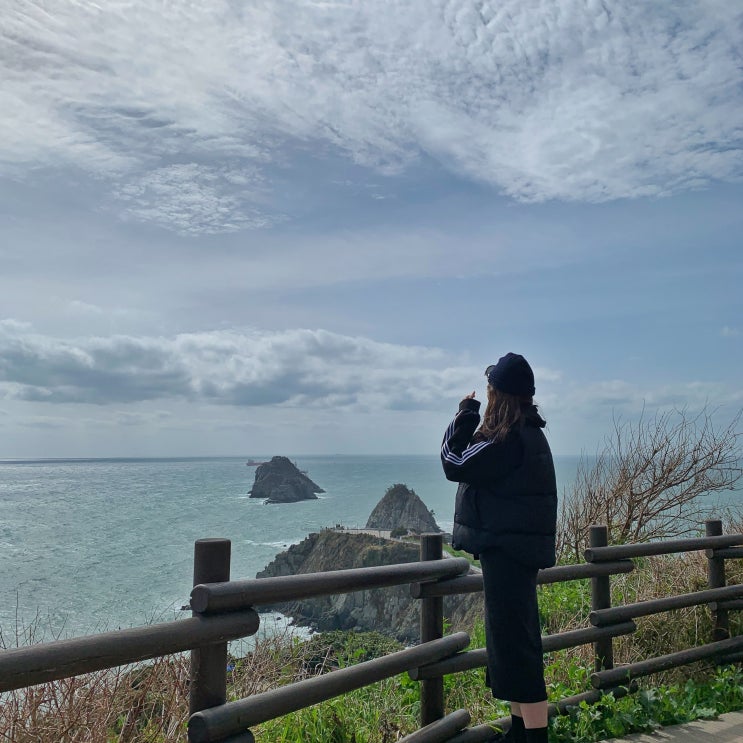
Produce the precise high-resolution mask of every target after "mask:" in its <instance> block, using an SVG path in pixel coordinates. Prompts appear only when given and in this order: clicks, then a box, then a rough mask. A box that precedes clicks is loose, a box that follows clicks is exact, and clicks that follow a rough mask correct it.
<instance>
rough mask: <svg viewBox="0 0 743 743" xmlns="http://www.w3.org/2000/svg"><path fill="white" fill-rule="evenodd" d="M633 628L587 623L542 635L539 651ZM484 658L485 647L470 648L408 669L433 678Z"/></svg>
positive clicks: (629, 631)
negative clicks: (429, 663)
mask: <svg viewBox="0 0 743 743" xmlns="http://www.w3.org/2000/svg"><path fill="white" fill-rule="evenodd" d="M636 629H637V625H636V624H635V623H634V622H621V623H618V624H613V625H611V626H609V627H588V628H585V629H574V630H569V631H567V632H560V633H559V634H557V635H543V636H542V651H543V652H545V653H553V652H555V651H557V650H565V649H566V648H574V647H578V646H579V645H587V644H588V643H589V642H596V641H597V640H602V639H604V638H606V637H619V636H620V635H629V634H632V633H633V632H634V631H635V630H636ZM487 660H488V659H487V653H486V650H485V648H478V649H477V650H469V651H467V652H464V653H457V655H453V656H452V657H451V658H447V659H446V660H441V661H439V662H438V663H432V664H431V665H427V666H421V667H420V668H416V669H414V670H413V671H412V672H411V673H410V678H412V679H413V680H414V681H422V680H423V679H428V678H436V677H437V676H444V675H447V674H450V673H459V672H461V671H469V670H471V669H473V668H482V667H483V666H485V665H487Z"/></svg>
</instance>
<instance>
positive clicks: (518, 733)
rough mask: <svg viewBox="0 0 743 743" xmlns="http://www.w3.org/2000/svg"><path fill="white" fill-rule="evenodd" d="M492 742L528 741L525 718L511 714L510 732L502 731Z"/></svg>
mask: <svg viewBox="0 0 743 743" xmlns="http://www.w3.org/2000/svg"><path fill="white" fill-rule="evenodd" d="M490 743H526V737H525V735H524V720H523V718H521V717H519V716H518V715H511V727H510V729H509V730H508V732H507V733H500V734H499V735H497V736H496V737H495V738H493V739H492V740H491V742H490Z"/></svg>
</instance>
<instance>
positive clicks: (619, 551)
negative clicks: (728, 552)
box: [583, 534, 743, 562]
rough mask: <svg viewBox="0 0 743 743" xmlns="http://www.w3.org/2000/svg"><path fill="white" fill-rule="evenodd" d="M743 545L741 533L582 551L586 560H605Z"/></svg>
mask: <svg viewBox="0 0 743 743" xmlns="http://www.w3.org/2000/svg"><path fill="white" fill-rule="evenodd" d="M735 545H743V534H727V535H725V536H722V537H692V538H690V539H667V540H664V541H662V542H643V543H641V544H613V545H610V546H608V547H588V549H586V550H585V551H584V552H583V555H584V557H585V558H586V562H606V561H607V560H623V559H626V558H628V557H629V558H631V557H650V556H651V555H670V554H673V553H675V552H694V551H695V550H707V549H716V548H722V547H733V546H735Z"/></svg>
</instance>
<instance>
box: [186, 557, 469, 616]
mask: <svg viewBox="0 0 743 743" xmlns="http://www.w3.org/2000/svg"><path fill="white" fill-rule="evenodd" d="M469 569H470V564H469V562H468V561H467V560H465V559H464V558H463V557H457V558H452V559H449V560H431V561H425V562H407V563H401V564H397V565H380V566H376V567H371V568H350V569H348V570H330V571H326V572H323V573H301V574H299V575H282V576H279V577H276V578H256V579H254V580H232V581H225V582H224V583H202V584H200V585H198V586H194V588H193V590H192V591H191V609H192V610H193V611H196V612H199V613H200V614H207V613H209V614H211V613H214V612H220V611H235V610H236V609H245V608H248V607H251V606H259V605H261V604H274V603H279V602H281V601H296V600H298V599H305V598H309V597H311V596H326V595H328V594H335V593H350V592H352V591H363V590H366V589H368V588H385V587H389V586H399V585H405V584H406V583H411V582H413V581H423V580H435V579H437V578H451V577H453V576H455V575H462V574H464V573H466V572H467V571H468V570H469Z"/></svg>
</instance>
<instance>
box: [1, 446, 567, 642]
mask: <svg viewBox="0 0 743 743" xmlns="http://www.w3.org/2000/svg"><path fill="white" fill-rule="evenodd" d="M246 461H247V458H244V459H243V458H240V459H238V458H208V459H107V460H100V459H99V460H84V461H82V460H58V461H28V462H0V565H2V570H0V595H1V596H2V597H3V601H2V602H0V629H1V630H2V633H3V636H4V639H5V642H6V644H7V643H8V642H10V643H11V644H12V643H14V641H15V639H14V638H15V635H16V632H17V631H20V630H22V629H23V628H28V627H29V626H30V625H32V624H35V625H36V635H37V639H39V636H42V637H44V638H45V639H49V638H50V637H52V636H56V635H60V634H61V635H62V636H72V635H80V634H85V633H89V632H96V631H103V630H108V629H117V628H123V627H130V626H136V625H139V624H142V623H145V622H151V621H153V620H155V621H165V620H170V619H172V618H174V616H177V615H179V614H180V612H179V609H180V607H181V606H182V605H183V604H185V603H187V601H188V596H189V592H190V588H191V581H192V573H193V543H194V541H195V540H197V539H199V538H202V537H226V538H228V539H230V540H232V573H231V574H232V577H233V578H253V577H255V574H256V572H257V571H258V570H261V569H262V568H263V567H264V566H265V565H266V564H267V563H269V562H270V561H271V560H272V559H273V557H274V556H275V555H276V554H277V553H278V552H280V551H282V550H283V549H285V548H286V547H288V546H289V545H290V544H293V543H296V542H299V541H300V540H302V539H303V538H304V537H305V536H306V535H307V534H308V533H310V532H311V531H316V530H318V529H320V528H322V527H324V526H332V525H335V524H342V525H344V526H347V527H356V526H364V525H365V523H366V519H367V518H368V516H369V514H370V513H371V510H372V509H373V508H374V506H375V505H376V503H377V502H378V501H379V499H380V498H381V497H382V496H383V495H384V493H385V491H386V489H387V488H388V487H389V486H390V485H392V484H394V483H405V484H406V485H408V487H410V488H412V489H414V490H415V491H416V493H418V495H420V496H421V498H422V499H423V500H424V502H425V503H426V505H427V506H428V507H429V508H431V509H433V510H434V512H435V515H436V519H437V521H438V523H439V525H440V526H441V527H442V528H443V529H444V530H445V531H450V530H451V526H452V509H453V499H454V491H455V485H454V484H453V483H450V482H447V481H446V480H445V479H444V477H443V474H442V472H441V467H440V464H439V461H438V458H437V457H435V456H398V457H378V456H366V457H362V456H359V457H350V456H344V457H340V456H336V457H298V458H297V459H296V463H297V465H298V466H299V467H300V468H301V469H302V470H306V471H307V474H308V475H309V476H310V477H311V478H312V479H313V480H314V481H315V482H316V483H318V484H319V485H320V486H321V487H322V488H324V489H325V490H326V493H325V494H324V495H321V496H320V499H319V500H311V501H304V502H300V503H292V504H277V505H266V504H264V503H263V502H262V501H259V500H256V499H250V498H248V491H249V490H250V488H251V487H252V484H253V477H254V474H255V469H254V468H253V467H246V466H245V462H246ZM555 463H556V467H557V473H558V483H559V484H560V488H562V486H564V485H566V484H568V483H569V482H570V481H572V479H573V477H574V474H575V469H576V466H577V463H578V458H577V457H557V458H556V461H555Z"/></svg>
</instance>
